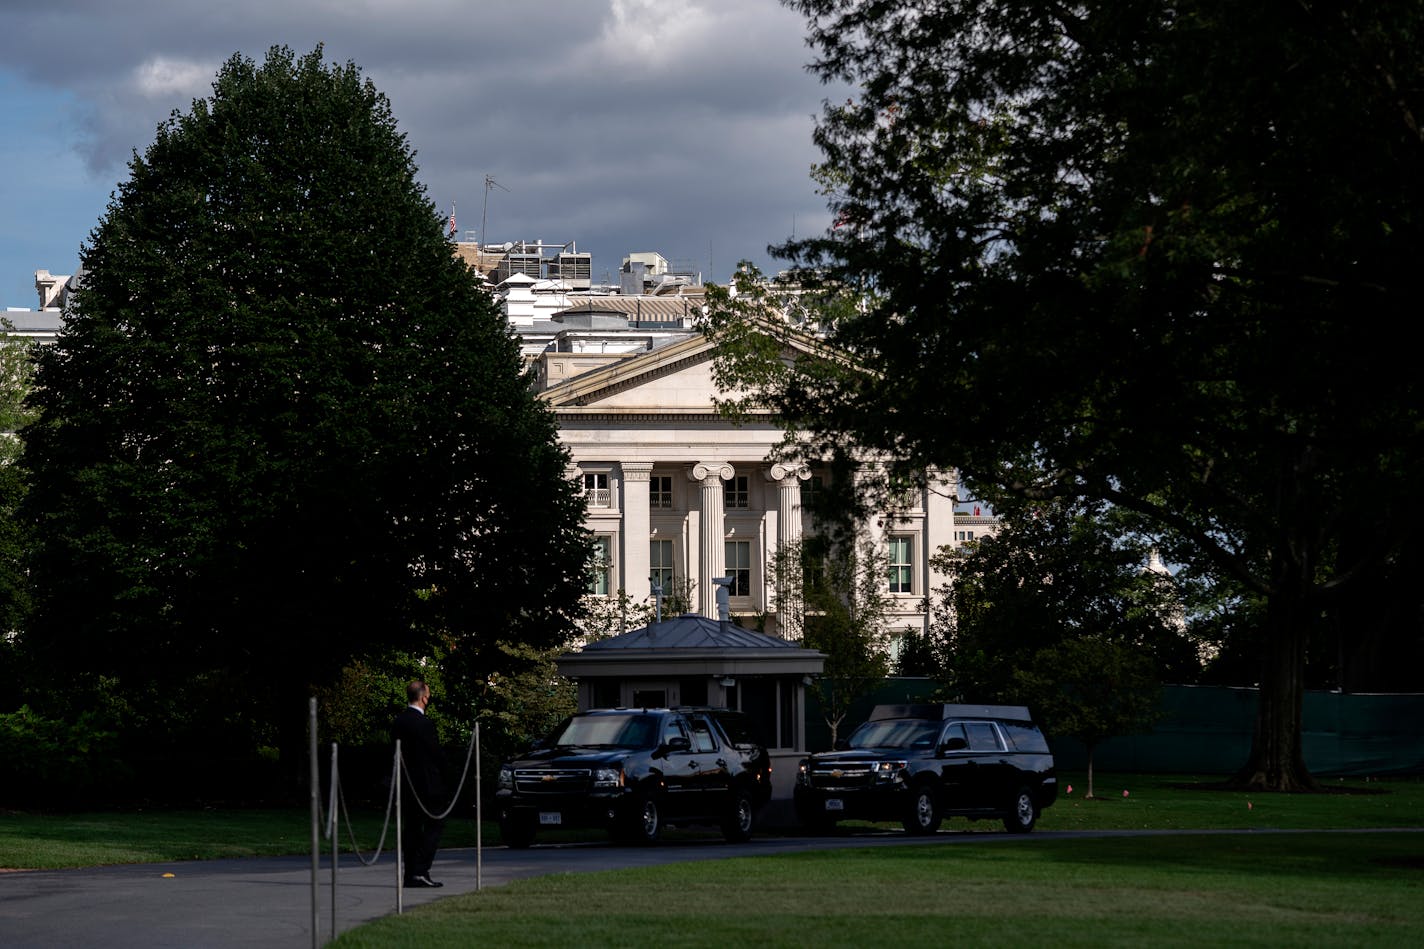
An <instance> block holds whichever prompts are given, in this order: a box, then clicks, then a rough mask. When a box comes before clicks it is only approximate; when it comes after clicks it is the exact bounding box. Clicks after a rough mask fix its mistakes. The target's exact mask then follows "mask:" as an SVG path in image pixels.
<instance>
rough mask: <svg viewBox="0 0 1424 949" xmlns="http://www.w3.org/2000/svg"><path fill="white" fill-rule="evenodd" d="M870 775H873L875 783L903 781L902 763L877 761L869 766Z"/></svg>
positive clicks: (903, 766) (903, 764) (903, 763)
mask: <svg viewBox="0 0 1424 949" xmlns="http://www.w3.org/2000/svg"><path fill="white" fill-rule="evenodd" d="M870 770H871V773H872V774H874V776H875V780H876V781H877V782H889V781H895V782H898V781H903V780H905V777H904V771H905V762H904V761H877V762H875V764H874V765H872V766H871V769H870Z"/></svg>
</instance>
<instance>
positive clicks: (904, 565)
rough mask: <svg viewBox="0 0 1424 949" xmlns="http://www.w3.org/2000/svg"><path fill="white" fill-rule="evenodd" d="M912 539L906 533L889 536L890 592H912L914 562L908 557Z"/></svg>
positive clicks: (911, 548) (911, 547)
mask: <svg viewBox="0 0 1424 949" xmlns="http://www.w3.org/2000/svg"><path fill="white" fill-rule="evenodd" d="M913 540H914V538H912V537H910V536H909V535H908V534H900V535H897V536H893V537H891V538H890V592H891V593H913V592H915V591H914V571H913V569H912V568H913V566H914V563H913V561H912V560H911V559H910V557H911V551H912V550H913Z"/></svg>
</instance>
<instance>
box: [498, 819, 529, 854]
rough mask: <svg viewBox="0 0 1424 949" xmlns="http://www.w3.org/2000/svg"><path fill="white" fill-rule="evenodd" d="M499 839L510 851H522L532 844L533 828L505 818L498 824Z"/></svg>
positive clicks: (522, 822) (524, 823)
mask: <svg viewBox="0 0 1424 949" xmlns="http://www.w3.org/2000/svg"><path fill="white" fill-rule="evenodd" d="M499 839H500V840H501V841H503V842H504V845H505V846H506V847H509V848H510V849H511V850H523V849H524V848H525V847H528V846H529V845H530V844H532V843H533V842H534V827H533V825H532V824H529V823H526V822H524V821H520V820H515V819H514V818H512V817H510V818H505V819H504V820H502V821H500V822H499Z"/></svg>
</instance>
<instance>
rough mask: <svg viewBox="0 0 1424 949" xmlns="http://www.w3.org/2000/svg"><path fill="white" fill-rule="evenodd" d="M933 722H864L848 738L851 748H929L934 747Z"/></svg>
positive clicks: (891, 720)
mask: <svg viewBox="0 0 1424 949" xmlns="http://www.w3.org/2000/svg"><path fill="white" fill-rule="evenodd" d="M936 730H937V725H936V723H935V722H926V721H922V720H915V719H889V720H883V721H878V722H866V723H865V724H864V725H862V726H860V727H859V728H857V729H856V730H855V733H854V734H852V735H851V736H850V747H852V748H930V747H933V746H934V740H935V732H936Z"/></svg>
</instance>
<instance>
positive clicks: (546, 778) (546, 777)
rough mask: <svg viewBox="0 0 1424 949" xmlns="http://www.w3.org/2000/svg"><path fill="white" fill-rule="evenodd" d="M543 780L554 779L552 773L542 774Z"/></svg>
mask: <svg viewBox="0 0 1424 949" xmlns="http://www.w3.org/2000/svg"><path fill="white" fill-rule="evenodd" d="M544 780H545V781H552V780H554V776H553V775H552V774H546V775H544Z"/></svg>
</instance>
